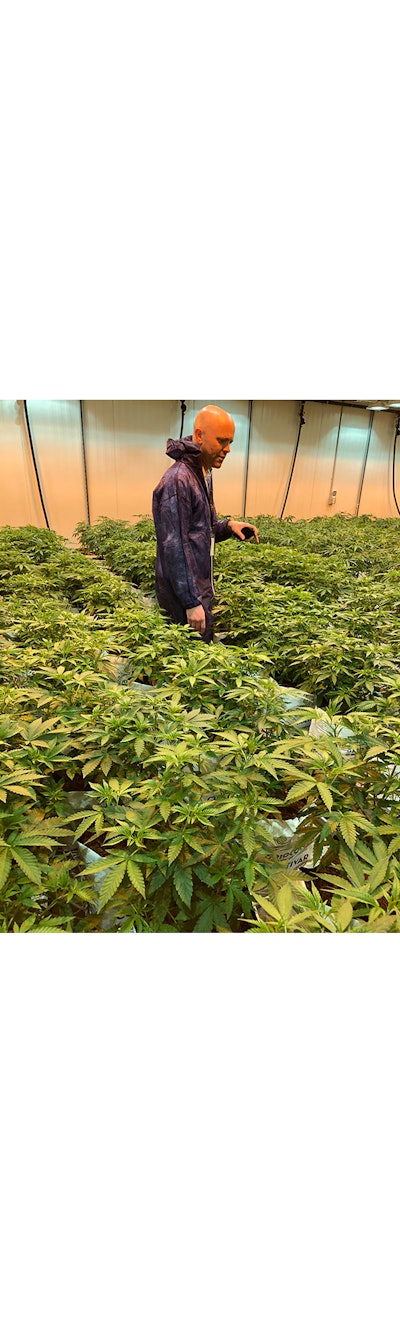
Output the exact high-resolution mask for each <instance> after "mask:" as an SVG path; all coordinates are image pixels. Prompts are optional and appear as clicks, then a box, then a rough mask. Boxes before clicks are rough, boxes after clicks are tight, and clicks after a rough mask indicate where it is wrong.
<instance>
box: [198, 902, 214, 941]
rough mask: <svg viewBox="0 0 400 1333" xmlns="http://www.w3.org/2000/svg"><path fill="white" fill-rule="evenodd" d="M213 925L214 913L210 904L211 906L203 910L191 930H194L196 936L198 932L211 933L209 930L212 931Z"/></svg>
mask: <svg viewBox="0 0 400 1333" xmlns="http://www.w3.org/2000/svg"><path fill="white" fill-rule="evenodd" d="M213 923H214V913H213V907H212V904H211V906H208V907H206V908H205V909H204V912H202V913H201V916H199V919H198V921H196V924H195V926H194V927H193V930H194V932H196V933H197V934H198V933H199V932H200V931H202V932H204V933H206V932H209V931H211V929H212V926H213Z"/></svg>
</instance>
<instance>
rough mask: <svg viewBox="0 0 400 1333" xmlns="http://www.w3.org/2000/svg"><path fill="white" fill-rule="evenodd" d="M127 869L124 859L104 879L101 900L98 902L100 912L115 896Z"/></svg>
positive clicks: (100, 894)
mask: <svg viewBox="0 0 400 1333" xmlns="http://www.w3.org/2000/svg"><path fill="white" fill-rule="evenodd" d="M125 870H126V861H123V862H122V864H121V863H120V864H119V865H115V866H114V867H113V869H112V870H109V872H108V875H106V876H105V879H103V883H102V885H101V889H100V893H99V902H98V910H99V912H102V911H103V907H105V906H106V903H109V902H110V898H113V897H114V893H116V891H117V889H118V888H119V885H120V884H121V881H122V880H123V878H124V874H125Z"/></svg>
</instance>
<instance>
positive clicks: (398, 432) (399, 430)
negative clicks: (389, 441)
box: [392, 416, 400, 514]
mask: <svg viewBox="0 0 400 1333" xmlns="http://www.w3.org/2000/svg"><path fill="white" fill-rule="evenodd" d="M399 435H400V416H398V418H397V425H396V431H395V436H394V441H393V471H392V490H393V499H394V503H395V505H396V509H397V513H398V514H400V509H399V506H398V504H397V498H396V486H395V472H396V444H397V438H398V436H399Z"/></svg>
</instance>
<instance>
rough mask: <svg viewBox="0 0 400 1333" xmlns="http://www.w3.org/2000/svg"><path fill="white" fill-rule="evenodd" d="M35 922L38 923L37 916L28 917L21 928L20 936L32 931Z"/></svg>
mask: <svg viewBox="0 0 400 1333" xmlns="http://www.w3.org/2000/svg"><path fill="white" fill-rule="evenodd" d="M35 921H36V917H35V916H26V917H25V921H23V922H22V926H20V928H19V930H20V935H22V934H25V932H26V931H27V930H30V929H31V926H34V924H35Z"/></svg>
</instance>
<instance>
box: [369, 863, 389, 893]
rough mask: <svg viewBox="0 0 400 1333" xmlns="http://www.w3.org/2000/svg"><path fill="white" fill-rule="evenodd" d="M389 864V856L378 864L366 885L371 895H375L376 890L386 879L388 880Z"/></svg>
mask: <svg viewBox="0 0 400 1333" xmlns="http://www.w3.org/2000/svg"><path fill="white" fill-rule="evenodd" d="M388 864H389V857H388V856H384V857H382V858H381V859H380V860H379V861H377V862H376V864H375V866H374V869H373V870H372V872H371V874H370V876H369V879H368V880H367V885H366V887H367V888H368V889H369V891H370V893H375V890H376V889H378V888H379V885H380V884H383V881H384V879H386V874H387V868H388Z"/></svg>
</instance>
